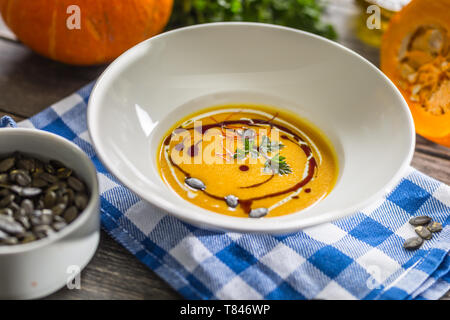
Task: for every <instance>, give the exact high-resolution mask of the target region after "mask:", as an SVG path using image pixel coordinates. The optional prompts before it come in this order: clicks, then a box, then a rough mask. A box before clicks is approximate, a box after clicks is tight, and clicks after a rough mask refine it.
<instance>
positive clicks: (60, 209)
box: [0, 152, 89, 245]
mask: <svg viewBox="0 0 450 320" xmlns="http://www.w3.org/2000/svg"><path fill="white" fill-rule="evenodd" d="M60 179H61V180H60ZM88 202H89V195H88V193H87V191H86V187H85V184H84V183H83V182H82V181H81V180H80V179H78V178H77V177H76V176H75V175H74V172H73V171H72V169H70V168H67V167H66V166H64V164H62V163H61V162H59V161H56V160H52V161H49V162H43V161H41V160H39V159H36V158H33V157H28V156H24V155H23V154H21V153H19V152H15V153H14V154H13V155H12V156H8V157H6V158H3V159H1V158H0V245H14V244H19V243H28V242H32V241H36V240H39V239H42V238H44V237H47V236H49V235H50V234H52V233H54V232H57V231H59V230H62V229H63V228H65V227H66V226H67V225H68V224H69V223H71V222H72V221H73V220H75V219H76V218H77V217H78V215H79V213H80V212H81V211H82V210H84V209H85V208H86V206H87V205H88Z"/></svg>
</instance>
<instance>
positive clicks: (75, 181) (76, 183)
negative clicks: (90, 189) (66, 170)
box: [67, 177, 84, 192]
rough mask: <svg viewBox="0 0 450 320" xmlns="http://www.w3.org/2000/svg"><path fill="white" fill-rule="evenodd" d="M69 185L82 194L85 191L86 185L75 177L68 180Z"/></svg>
mask: <svg viewBox="0 0 450 320" xmlns="http://www.w3.org/2000/svg"><path fill="white" fill-rule="evenodd" d="M67 184H68V185H69V186H70V187H71V188H72V189H74V190H75V191H78V192H81V191H83V190H84V184H83V182H81V181H80V180H78V179H77V178H75V177H69V179H67Z"/></svg>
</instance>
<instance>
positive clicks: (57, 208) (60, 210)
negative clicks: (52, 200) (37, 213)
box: [52, 203, 66, 216]
mask: <svg viewBox="0 0 450 320" xmlns="http://www.w3.org/2000/svg"><path fill="white" fill-rule="evenodd" d="M64 210H66V205H65V204H64V203H58V204H57V205H56V206H53V207H52V211H53V214H55V215H56V216H60V215H61V214H62V213H63V212H64Z"/></svg>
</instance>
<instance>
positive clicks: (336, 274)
mask: <svg viewBox="0 0 450 320" xmlns="http://www.w3.org/2000/svg"><path fill="white" fill-rule="evenodd" d="M91 90H92V85H89V86H87V87H85V88H83V89H81V90H80V91H79V92H77V93H76V94H73V95H71V96H69V97H68V98H66V99H64V100H62V101H60V102H58V103H56V104H55V105H53V106H51V107H50V108H48V109H46V110H44V111H43V112H41V113H39V114H38V115H36V116H34V117H32V118H30V119H28V120H25V121H22V122H21V123H19V127H31V128H37V129H41V130H46V131H50V132H54V133H56V134H58V135H61V136H63V137H65V138H67V139H68V140H70V141H72V142H74V143H76V144H77V145H78V146H79V147H80V148H81V149H83V150H84V151H85V152H86V153H87V154H88V155H89V157H90V158H91V159H92V161H93V162H94V164H95V166H96V167H97V170H98V177H99V181H100V191H101V195H100V198H101V221H102V226H103V228H104V229H105V230H106V231H107V232H108V233H109V234H110V235H111V236H112V237H113V238H114V239H116V240H117V241H118V242H119V243H121V244H122V245H123V246H124V247H125V248H127V249H128V250H129V251H130V252H131V253H132V254H134V255H135V256H136V257H137V258H138V259H139V260H141V261H142V262H143V263H144V264H145V265H147V266H148V267H149V268H150V269H152V270H154V271H155V272H156V273H157V274H158V275H159V276H161V277H162V278H163V279H164V280H166V281H167V282H168V283H169V284H170V285H171V286H172V287H173V288H175V289H176V290H177V291H178V292H180V293H181V294H182V295H183V296H184V297H186V298H189V299H313V298H317V299H438V298H440V297H441V296H443V295H444V294H445V293H446V292H447V291H448V290H449V289H450V273H449V270H450V258H449V254H448V252H449V248H450V226H449V225H448V224H449V216H450V188H449V187H448V186H446V185H444V184H442V183H440V182H438V181H436V180H434V179H432V178H430V177H428V176H425V175H423V174H421V173H420V172H418V171H416V170H414V169H412V168H411V169H410V170H409V171H408V173H407V174H406V175H405V177H404V178H403V179H402V180H401V181H400V182H399V184H398V185H397V186H396V188H395V189H394V190H393V191H392V192H390V193H389V194H386V195H385V197H383V198H382V199H380V200H379V201H378V202H376V203H373V205H372V206H370V207H369V208H366V209H365V210H362V211H361V212H356V213H355V214H354V215H352V216H350V217H347V218H344V219H341V220H338V221H335V222H333V223H327V224H322V225H320V226H316V227H313V228H308V229H305V230H303V231H301V232H298V233H294V234H289V235H283V236H272V235H255V234H238V233H220V232H212V231H207V230H203V229H199V228H196V227H194V226H191V225H189V224H186V223H184V222H182V221H180V220H178V219H176V218H174V217H172V216H170V215H168V214H167V213H166V212H164V211H161V210H160V209H158V208H156V207H154V206H153V205H151V204H149V203H146V202H145V201H142V200H141V199H139V197H137V196H136V195H135V194H133V193H132V192H131V191H129V190H128V189H127V188H125V187H124V186H122V185H121V184H120V183H119V182H118V181H117V179H116V178H115V177H114V176H112V175H111V174H110V173H109V172H108V171H106V170H105V168H104V167H103V165H102V164H101V163H100V161H99V159H98V158H97V155H96V154H95V152H94V149H93V147H92V145H91V142H90V139H89V135H88V132H87V127H86V104H87V101H88V98H89V94H90V92H91ZM10 120H11V119H8V118H4V119H2V122H1V124H3V125H14V123H13V122H11V121H10ZM418 215H429V216H431V217H432V218H433V220H435V221H438V222H441V223H442V224H443V225H444V230H443V231H441V232H440V233H438V234H435V235H434V236H433V239H432V240H430V241H426V242H425V244H424V245H423V246H422V248H421V249H419V250H416V251H413V252H411V251H406V250H405V249H403V247H402V244H403V242H404V241H405V239H407V238H409V237H412V236H414V235H415V233H414V231H413V227H412V226H411V225H410V224H409V223H408V220H409V219H410V218H411V217H413V216H418Z"/></svg>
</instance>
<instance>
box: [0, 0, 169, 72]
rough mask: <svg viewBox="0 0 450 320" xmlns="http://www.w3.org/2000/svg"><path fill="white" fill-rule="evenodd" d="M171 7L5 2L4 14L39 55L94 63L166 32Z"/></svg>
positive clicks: (108, 1)
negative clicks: (164, 30) (163, 31)
mask: <svg viewBox="0 0 450 320" xmlns="http://www.w3.org/2000/svg"><path fill="white" fill-rule="evenodd" d="M74 5H75V6H78V8H79V10H78V8H77V7H73V6H74ZM172 5H173V0H0V12H1V14H2V16H3V19H4V20H5V22H6V24H7V25H8V26H9V28H10V29H11V30H12V31H13V32H14V33H15V34H16V35H17V37H18V38H19V39H20V40H21V41H22V42H23V43H25V44H26V45H27V46H29V47H30V48H31V49H33V50H34V51H36V52H37V53H39V54H41V55H43V56H46V57H48V58H51V59H54V60H57V61H61V62H64V63H68V64H75V65H93V64H101V63H105V62H109V61H111V60H113V59H114V58H116V57H118V56H119V55H120V54H121V53H123V52H124V51H125V50H127V49H128V48H130V47H132V46H134V45H135V44H137V43H139V42H141V41H143V40H145V39H147V38H149V37H152V36H154V35H156V34H158V33H159V32H161V31H162V30H163V29H164V27H165V25H166V24H167V22H168V19H169V17H170V14H171V12H172ZM74 8H75V9H74ZM78 12H79V15H77V14H78ZM74 14H75V15H74ZM76 15H77V16H76ZM78 17H79V19H78V20H76V19H77V18H78ZM77 21H79V24H78V23H77ZM74 26H75V28H74ZM78 26H79V27H80V28H79V29H78V28H77V27H78Z"/></svg>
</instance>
